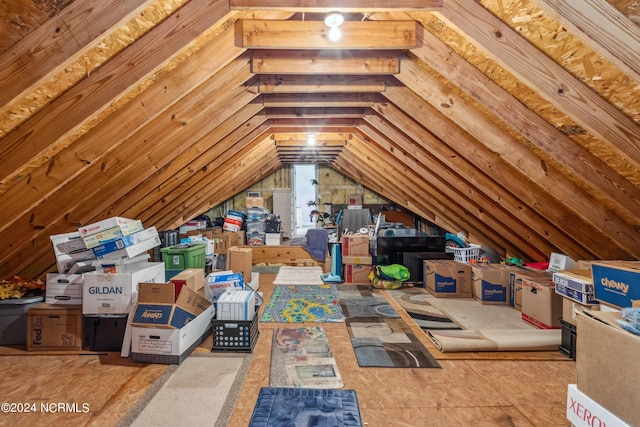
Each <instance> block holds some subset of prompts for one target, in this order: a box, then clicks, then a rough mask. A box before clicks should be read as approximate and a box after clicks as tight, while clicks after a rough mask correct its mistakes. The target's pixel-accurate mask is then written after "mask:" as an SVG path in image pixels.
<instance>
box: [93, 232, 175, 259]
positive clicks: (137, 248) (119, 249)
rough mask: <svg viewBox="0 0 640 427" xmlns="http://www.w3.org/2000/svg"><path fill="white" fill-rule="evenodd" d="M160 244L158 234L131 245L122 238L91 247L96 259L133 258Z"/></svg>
mask: <svg viewBox="0 0 640 427" xmlns="http://www.w3.org/2000/svg"><path fill="white" fill-rule="evenodd" d="M161 244H162V242H161V241H160V236H157V235H156V236H155V237H152V238H151V239H147V240H143V241H141V242H139V243H135V244H133V245H131V246H126V245H125V244H124V242H123V241H122V240H114V241H113V242H110V243H105V244H103V245H100V246H96V247H95V248H92V249H91V250H92V251H93V253H94V255H95V256H96V258H98V259H122V258H134V257H136V256H138V255H141V254H143V253H145V252H147V251H149V250H151V249H153V248H155V247H158V246H160V245H161Z"/></svg>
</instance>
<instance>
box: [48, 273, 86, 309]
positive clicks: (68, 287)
mask: <svg viewBox="0 0 640 427" xmlns="http://www.w3.org/2000/svg"><path fill="white" fill-rule="evenodd" d="M82 282H83V278H82V274H60V273H47V279H46V289H45V302H46V303H47V304H63V305H82Z"/></svg>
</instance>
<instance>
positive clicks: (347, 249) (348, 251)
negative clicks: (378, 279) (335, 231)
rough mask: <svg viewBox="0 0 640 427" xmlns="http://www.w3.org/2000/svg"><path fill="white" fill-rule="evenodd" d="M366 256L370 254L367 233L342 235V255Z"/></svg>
mask: <svg viewBox="0 0 640 427" xmlns="http://www.w3.org/2000/svg"><path fill="white" fill-rule="evenodd" d="M356 255H357V256H368V255H370V248H369V235H367V234H355V235H351V236H342V256H343V257H345V256H356Z"/></svg>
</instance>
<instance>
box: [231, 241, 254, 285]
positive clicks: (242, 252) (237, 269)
mask: <svg viewBox="0 0 640 427" xmlns="http://www.w3.org/2000/svg"><path fill="white" fill-rule="evenodd" d="M252 267H253V249H252V248H245V247H239V246H233V247H231V248H229V249H228V251H227V270H231V271H233V272H234V273H242V278H243V280H245V281H246V282H250V281H251V272H252Z"/></svg>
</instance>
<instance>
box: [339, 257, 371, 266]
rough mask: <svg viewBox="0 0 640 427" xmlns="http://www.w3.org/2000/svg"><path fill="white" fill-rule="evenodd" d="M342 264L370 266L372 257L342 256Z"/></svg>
mask: <svg viewBox="0 0 640 427" xmlns="http://www.w3.org/2000/svg"><path fill="white" fill-rule="evenodd" d="M342 263H343V264H360V265H372V264H373V257H371V256H369V255H354V256H343V257H342Z"/></svg>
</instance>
